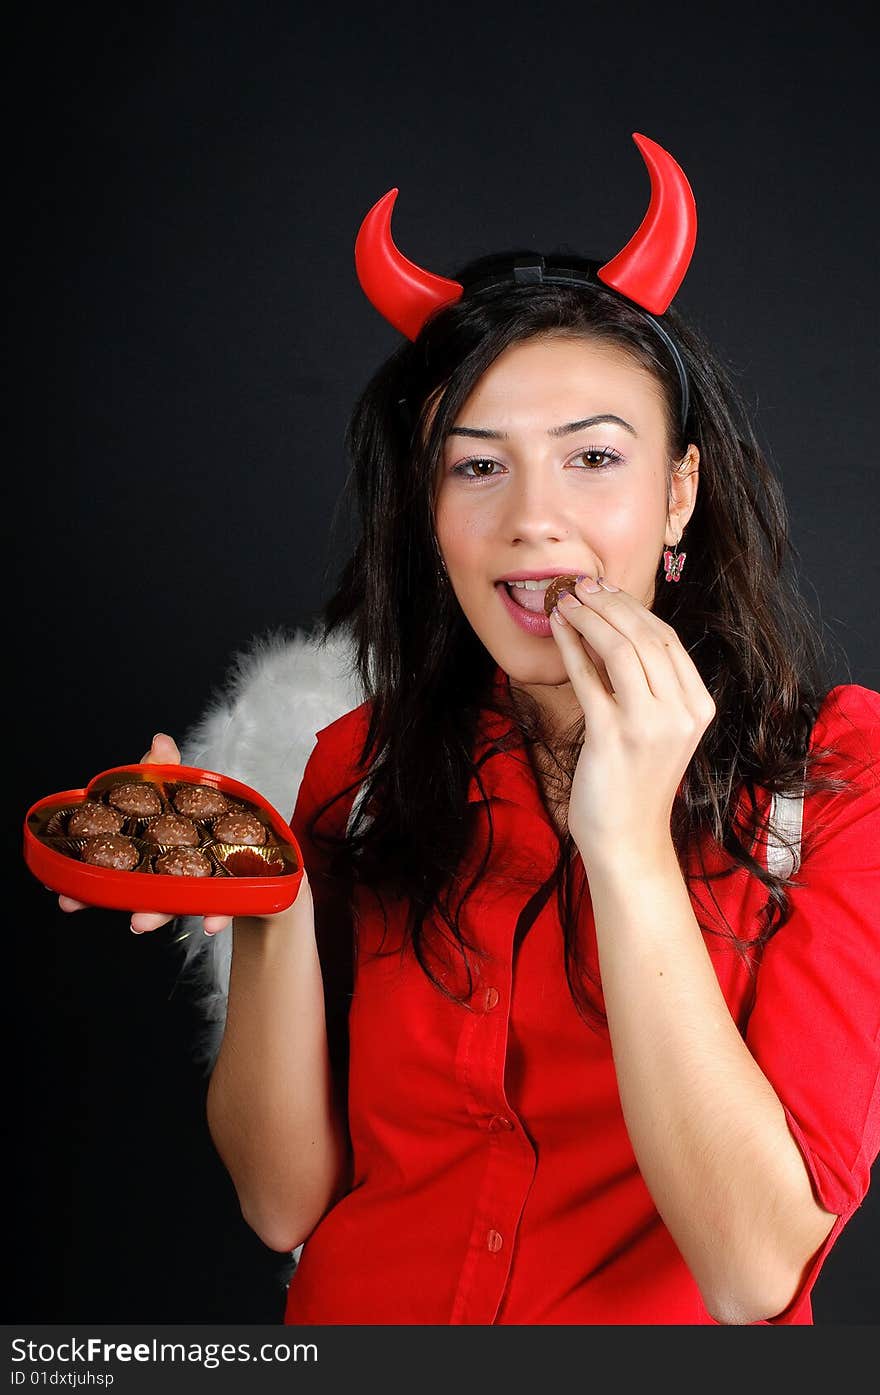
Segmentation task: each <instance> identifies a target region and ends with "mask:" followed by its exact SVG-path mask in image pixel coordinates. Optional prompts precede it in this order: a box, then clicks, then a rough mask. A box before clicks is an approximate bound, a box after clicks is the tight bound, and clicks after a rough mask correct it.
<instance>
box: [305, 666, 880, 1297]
mask: <svg viewBox="0 0 880 1395" xmlns="http://www.w3.org/2000/svg"><path fill="white" fill-rule="evenodd" d="M499 681H506V680H505V679H504V675H503V672H502V671H501V670H500V669H499V670H498V671H497V673H496V682H499ZM366 715H367V704H364V705H363V706H361V707H359V708H357V709H355V710H354V711H353V712H350V713H348V714H346V715H345V716H344V717H342V718H340V719H339V720H338V721H336V722H333V723H332V724H331V725H330V726H328V727H325V728H324V729H323V731H321V732H319V733H318V740H317V745H316V747H315V749H314V751H313V752H312V755H311V757H310V758H309V761H308V764H307V766H306V770H305V773H304V777H303V781H302V785H301V787H300V791H299V797H298V799H297V803H296V809H295V811H294V814H293V817H292V820H291V827H292V828H293V831H294V833H295V835H296V837H297V838H298V840H299V842H300V845H301V848H302V851H303V857H304V860H305V863H306V867H307V869H308V872H309V876H310V880H311V882H312V886H313V893H314V895H315V902H316V916H317V924H318V933H319V939H320V938H321V937H322V936H325V937H326V935H327V933H328V927H329V926H331V925H334V926H335V929H334V930H333V931H332V932H330V933H332V935H333V936H334V937H335V939H336V941H337V943H336V945H335V946H334V945H329V946H328V945H325V948H324V949H323V950H322V963H324V962H325V955H328V956H329V958H328V962H329V959H332V957H333V954H334V950H335V951H336V952H337V955H338V951H339V949H340V945H339V943H338V941H340V940H342V941H347V943H346V944H345V945H344V948H343V950H342V952H343V956H344V955H345V954H349V953H350V952H351V951H350V943H351V918H350V913H348V914H343V915H342V917H341V918H340V917H339V915H338V914H337V915H336V918H335V920H334V919H333V916H332V915H331V907H330V902H329V901H328V899H327V897H328V893H327V891H326V889H325V888H322V886H321V879H320V864H321V856H322V855H321V854H319V853H318V851H317V849H316V848H315V847H314V845H313V844H312V843H311V842H310V841H309V839H308V837H307V835H306V831H305V830H306V825H307V821H308V818H309V816H310V814H311V813H312V811H313V809H315V807H316V806H317V805H318V803H319V802H321V801H322V800H323V799H324V798H325V797H328V796H329V795H330V793H331V792H336V791H338V790H339V789H340V788H342V787H343V786H344V785H345V784H347V783H348V782H349V781H350V780H351V779H353V778H354V776H355V774H356V773H357V768H356V761H357V755H358V753H359V749H360V747H359V742H360V739H361V737H362V735H363V733H364V731H365V723H366ZM509 731H510V726H509V724H506V723H504V722H503V721H502V719H501V718H500V717H498V716H497V715H496V714H494V713H491V712H488V711H485V712H484V713H483V714H482V717H481V722H480V728H479V733H478V742H477V748H476V751H475V759H476V760H477V761H480V762H481V764H480V774H481V777H482V779H483V784H484V787H485V791H486V794H487V796H488V798H489V800H490V802H491V807H492V815H493V820H494V852H493V856H492V860H491V862H490V864H489V868H488V869H487V877H486V879H485V880H484V882H483V883H482V884H481V885H479V886H478V887H477V888H476V890H475V891H474V892H473V893H472V895H471V897H470V899H469V900H468V901H466V903H465V908H464V910H463V912H462V916H461V925H462V928H463V931H464V933H465V935H466V937H467V938H468V939H473V940H475V942H476V943H478V944H479V945H481V946H483V947H485V948H487V949H488V950H489V951H490V953H491V956H492V957H491V959H490V960H488V961H480V960H478V959H474V956H473V955H471V956H470V958H471V960H472V962H473V964H474V971H475V974H476V975H477V976H478V977H477V981H476V986H475V988H474V992H473V994H472V996H471V999H470V1010H469V1009H468V1008H467V1007H463V1006H461V1005H459V1004H458V1003H455V1002H452V1001H450V1000H449V999H447V998H446V997H444V996H443V995H442V994H441V993H440V992H439V991H438V990H437V989H436V988H435V987H434V986H433V985H432V984H431V983H430V981H429V980H428V978H427V977H426V975H425V974H424V972H423V971H422V969H421V968H420V966H419V965H418V963H417V962H416V959H415V957H414V955H413V954H412V951H411V950H410V951H409V952H408V953H407V954H406V955H405V956H404V957H403V958H401V957H400V955H398V954H392V955H390V956H388V957H384V958H378V959H376V958H372V957H370V955H369V951H370V950H371V949H374V948H376V947H377V946H378V945H379V942H380V939H381V934H382V929H383V919H382V914H381V910H380V909H379V908H378V904H377V903H376V902H375V900H374V899H373V898H372V897H370V896H368V895H367V894H366V893H362V892H361V891H360V890H358V891H357V892H356V894H355V898H354V909H355V913H356V916H357V921H358V939H357V953H356V963H355V965H354V969H353V972H354V992H353V997H352V999H351V1005H350V1010H349V1013H348V1029H349V1041H350V1062H349V1067H348V1120H349V1128H350V1134H351V1140H352V1147H353V1158H354V1177H353V1185H352V1188H351V1190H350V1191H349V1192H348V1193H347V1194H346V1195H345V1196H344V1197H342V1199H341V1200H339V1201H338V1202H337V1203H336V1204H335V1205H334V1206H332V1207H331V1208H330V1210H329V1211H328V1212H327V1213H326V1214H325V1215H324V1217H323V1218H322V1219H321V1221H320V1222H319V1223H318V1225H317V1226H316V1227H315V1229H314V1231H313V1232H312V1234H311V1235H310V1236H309V1237H308V1239H307V1240H306V1242H305V1245H304V1247H303V1251H302V1254H301V1257H300V1261H299V1265H298V1267H297V1269H296V1272H295V1273H294V1275H293V1277H292V1279H291V1281H290V1286H289V1289H288V1296H287V1304H286V1311H285V1319H284V1320H285V1322H287V1323H296V1324H312V1323H316V1324H323V1323H341V1324H401V1323H407V1324H409V1323H414V1324H457V1323H466V1324H491V1323H516V1324H562V1323H566V1324H567V1323H590V1324H634V1323H637V1324H680V1323H688V1324H692V1323H700V1324H713V1323H714V1319H713V1318H712V1317H711V1316H710V1315H709V1313H708V1312H707V1310H706V1308H705V1306H704V1304H703V1302H702V1299H701V1297H700V1292H699V1289H698V1288H697V1285H696V1283H695V1281H694V1279H693V1278H692V1277H691V1274H690V1271H689V1270H688V1268H687V1266H686V1264H685V1262H684V1260H683V1258H682V1256H681V1254H680V1253H679V1251H678V1249H677V1247H676V1245H675V1242H674V1240H673V1239H672V1236H671V1234H670V1233H669V1231H668V1230H667V1229H666V1227H665V1225H664V1223H663V1221H662V1220H661V1218H660V1216H659V1214H658V1212H657V1210H656V1208H655V1206H654V1204H653V1201H652V1199H651V1195H650V1193H649V1191H648V1189H647V1187H646V1185H645V1183H644V1181H643V1180H642V1177H641V1174H640V1172H639V1169H638V1166H637V1163H636V1159H635V1155H634V1153H633V1150H632V1147H631V1145H630V1141H629V1137H628V1134H627V1131H626V1126H625V1123H624V1118H623V1114H622V1111H621V1107H620V1100H619V1096H618V1090H617V1083H616V1077H615V1072H614V1065H613V1061H612V1055H611V1049H610V1045H609V1040H608V1035H607V1032H603V1033H601V1034H597V1033H596V1031H594V1030H591V1029H590V1028H589V1027H588V1026H587V1025H586V1023H585V1022H584V1021H583V1020H582V1018H581V1017H580V1016H579V1015H578V1014H577V1012H576V1010H575V1007H574V1004H573V1002H572V999H571V996H570V993H569V989H568V984H567V982H566V978H565V970H564V961H563V934H562V927H561V925H560V921H559V917H558V913H557V904H556V894H555V891H554V892H553V893H552V894H550V895H545V896H543V897H540V896H536V895H535V893H536V891H537V890H538V889H539V888H540V887H541V886H542V883H544V882H545V881H546V879H547V878H548V877H549V875H550V873H551V871H552V869H553V866H554V863H555V860H556V856H557V852H558V838H557V833H556V829H555V827H554V825H553V823H552V821H551V820H550V818H549V816H548V814H547V812H546V811H545V808H544V804H543V801H542V797H541V794H540V791H539V787H538V783H537V780H536V778H535V775H534V772H533V770H532V767H531V764H530V762H529V760H528V757H527V754H526V753H525V752H524V750H523V749H522V747H519V748H518V749H514V750H508V751H506V752H505V751H499V750H498V749H497V748H496V747H495V746H494V745H493V741H494V740H496V739H497V738H498V736H499V735H501V734H503V733H504V732H509ZM825 744H833V745H835V746H836V747H839V748H840V750H841V751H842V752H843V760H842V761H841V762H840V763H835V766H834V768H833V770H832V768H831V767H830V766H826V767H824V769H825V770H827V771H828V773H834V774H837V773H839V772H840V770H841V766H842V767H843V771H844V772H845V773H846V774H847V776H848V778H854V779H855V781H856V793H855V797H853V796H852V795H851V794H833V793H830V794H829V793H825V792H821V793H819V794H816V795H813V796H809V797H808V798H807V800H806V802H805V807H804V836H805V838H806V837H807V836H808V834H809V831H810V830H811V829H812V828H814V827H817V826H818V821H819V820H821V821H822V823H823V827H824V833H823V836H822V838H821V840H820V841H819V842H817V845H816V847H815V849H814V850H813V851H812V852H810V850H809V848H808V847H807V848H806V851H807V852H808V854H809V855H808V856H807V857H806V858H805V860H804V862H803V863H802V866H801V868H800V871H799V873H797V874H796V876H797V878H798V880H800V881H801V882H802V883H803V885H801V886H798V887H794V888H792V889H791V891H790V895H791V898H792V905H793V912H792V916H791V919H790V920H789V921H788V923H787V924H786V925H785V926H784V927H783V928H782V929H781V930H779V931H777V933H776V934H775V935H774V936H773V937H772V938H771V940H770V941H769V943H768V944H767V945H766V946H765V948H764V950H763V953H762V952H761V951H758V952H757V955H756V963H757V964H758V971H757V976H756V980H755V982H754V983H753V982H752V981H751V980H750V978H749V975H748V972H747V969H746V967H745V965H744V964H743V962H742V960H741V959H740V957H739V955H738V954H737V953H736V952H735V950H733V949H732V948H731V947H730V946H729V944H728V942H727V941H725V940H724V939H722V938H720V937H719V936H717V935H715V934H713V933H712V932H711V928H709V927H711V926H713V925H717V926H718V927H719V928H720V929H722V930H723V929H724V928H725V927H724V922H723V920H722V919H721V917H720V916H719V915H718V914H717V910H716V908H715V906H714V905H713V898H714V899H715V900H716V901H717V904H718V906H719V907H720V908H721V910H723V912H724V914H725V915H726V917H727V920H728V921H729V923H730V926H731V927H732V928H733V929H734V930H735V931H737V932H738V933H744V932H748V933H749V934H754V933H755V932H756V928H757V917H758V913H759V911H760V908H761V907H762V906H763V905H764V904H765V902H766V893H765V891H764V889H763V887H762V885H761V883H760V882H759V881H758V880H757V879H756V878H755V877H753V876H751V875H750V874H749V873H748V872H746V871H745V869H742V868H738V869H737V870H736V872H734V873H733V874H732V875H730V876H727V877H725V878H722V879H719V880H715V881H713V882H711V884H710V885H709V886H706V885H705V884H704V883H703V884H701V883H698V884H696V885H695V886H694V885H693V884H692V892H691V894H692V904H693V905H694V911H695V914H696V916H697V919H698V921H699V923H700V925H701V926H702V927H703V932H704V940H705V943H706V946H707V949H708V951H709V953H710V955H711V958H712V963H713V965H714V967H715V970H716V972H717V975H718V979H719V982H720V984H721V987H722V990H723V992H724V996H725V999H726V1001H727V1003H728V1006H729V1008H730V1012H731V1015H732V1016H733V1018H734V1019H735V1021H736V1022H737V1024H738V1026H739V1028H740V1031H741V1033H742V1034H743V1035H744V1038H745V1041H746V1043H747V1045H748V1047H749V1049H750V1051H751V1052H752V1055H753V1056H754V1057H755V1060H756V1061H757V1062H758V1064H759V1065H760V1067H761V1069H762V1071H763V1072H764V1074H765V1075H766V1076H767V1078H768V1080H769V1081H770V1083H771V1084H772V1085H773V1088H774V1089H775V1091H776V1093H777V1095H778V1097H779V1099H780V1101H781V1103H782V1105H783V1107H784V1109H785V1115H786V1118H787V1120H788V1124H789V1128H790V1130H791V1132H792V1135H793V1137H794V1138H795V1140H796V1142H797V1144H798V1146H799V1148H800V1150H801V1152H802V1154H803V1157H804V1161H805V1164H806V1166H807V1169H808V1171H809V1174H810V1177H811V1179H812V1182H813V1187H814V1191H815V1194H816V1197H817V1198H818V1200H819V1202H820V1203H821V1205H822V1206H824V1207H825V1208H826V1209H827V1210H828V1211H831V1212H834V1213H835V1214H837V1216H838V1219H837V1221H836V1222H835V1224H834V1227H833V1229H832V1230H831V1232H830V1234H829V1236H828V1238H827V1239H826V1241H825V1243H824V1244H823V1246H822V1247H821V1249H820V1250H819V1251H817V1253H816V1255H815V1256H814V1257H813V1259H812V1262H811V1264H810V1265H809V1268H808V1270H807V1272H806V1273H805V1275H804V1278H803V1281H802V1285H801V1288H800V1290H799V1292H798V1294H797V1296H796V1298H795V1299H794V1301H793V1302H792V1303H791V1304H790V1305H789V1307H788V1308H787V1309H786V1310H785V1312H783V1313H781V1314H779V1315H778V1316H777V1317H775V1318H773V1319H771V1323H779V1324H809V1323H811V1322H812V1310H811V1305H810V1298H809V1294H810V1291H811V1289H812V1288H813V1285H814V1283H815V1281H816V1278H817V1276H818V1274H819V1272H820V1270H821V1267H822V1264H823V1262H824V1260H825V1258H826V1256H827V1254H828V1252H829V1251H830V1249H831V1247H832V1246H833V1244H834V1243H835V1241H836V1239H837V1237H838V1236H839V1234H840V1233H841V1231H842V1229H843V1227H844V1225H845V1224H846V1222H847V1221H848V1220H849V1218H850V1216H851V1215H852V1214H853V1212H854V1211H855V1210H856V1208H857V1207H858V1206H859V1205H860V1203H861V1202H862V1200H863V1198H864V1196H865V1194H866V1192H867V1190H868V1186H869V1183H870V1170H871V1165H872V1163H873V1160H874V1159H875V1158H876V1157H877V1154H878V1152H880V1092H878V1072H880V782H878V773H877V772H878V770H880V694H878V693H876V692H874V691H872V690H870V689H867V688H863V687H860V686H858V685H856V684H845V685H841V686H839V687H837V688H834V689H833V690H832V691H831V693H829V695H828V696H827V697H826V699H825V702H824V705H823V707H822V711H821V713H820V715H819V718H818V720H817V722H816V725H815V728H814V731H813V735H812V745H814V746H816V745H825ZM853 761H854V762H855V767H853ZM354 797H355V791H352V792H351V793H350V794H349V795H347V796H346V797H345V799H343V800H340V802H339V804H338V805H335V806H334V809H333V815H332V817H331V816H330V815H328V816H327V820H326V823H325V824H322V827H326V828H332V829H333V830H334V831H339V830H340V829H344V828H345V825H346V821H347V818H348V814H349V811H350V809H351V805H352V802H353V800H354ZM480 798H481V794H480V790H479V787H478V785H477V781H476V779H475V778H474V779H472V782H471V788H470V791H469V795H468V800H469V803H472V802H475V801H479V800H480ZM766 803H769V796H767V799H766ZM764 807H766V805H765V806H764ZM762 812H763V808H762ZM475 813H476V817H477V820H478V825H479V826H480V827H481V828H483V829H484V830H485V828H486V825H487V820H486V815H485V811H484V810H480V809H478V810H476V811H475ZM477 841H479V840H477ZM714 852H715V859H711V858H710V857H709V855H708V853H707V854H706V866H707V868H708V867H710V866H729V865H730V860H729V859H728V858H726V856H724V855H723V854H721V852H720V850H718V849H717V848H715V849H714ZM478 863H479V858H478V857H477V856H476V855H475V856H474V858H473V866H474V868H476V866H477V865H478ZM470 866H471V862H470V857H469V859H468V867H469V868H470ZM576 866H577V867H578V868H580V871H581V874H582V873H583V864H582V863H581V862H580V860H579V859H578V860H577V863H576ZM493 872H494V873H495V874H496V875H495V876H494V878H493V876H492V873H493ZM467 875H469V872H468V874H467ZM464 884H466V883H465V882H463V883H462V885H464ZM456 904H457V903H456ZM589 904H590V903H589V894H587V896H586V898H585V903H584V936H585V942H586V949H587V955H588V959H589V962H590V963H591V965H592V967H593V970H594V972H595V973H597V975H598V958H597V949H596V935H595V924H594V922H593V919H592V914H591V912H590V910H589ZM386 905H387V909H388V934H387V937H386V940H385V943H384V946H383V948H384V949H385V950H387V949H388V948H389V947H391V946H394V947H398V946H400V944H401V937H402V927H403V925H404V924H405V914H404V908H403V907H402V906H399V905H397V906H396V905H393V904H392V905H388V903H387V899H386ZM336 909H337V912H338V906H337V908H336ZM458 964H460V957H459V956H458V954H457V953H455V954H453V955H452V956H451V957H450V965H449V971H448V972H449V982H450V983H453V982H454V983H455V985H456V991H458V984H460V983H461V982H462V980H461V979H460V977H458V975H459V973H460V969H458V968H457V967H456V965H458ZM434 972H435V973H436V972H438V969H437V967H435V968H434ZM331 977H332V976H330V975H328V971H327V969H326V968H325V980H326V983H328V984H329V982H330V981H331ZM325 986H326V985H325ZM591 996H592V997H593V998H594V999H595V998H596V996H597V990H596V989H595V988H592V989H591ZM599 1001H601V998H599ZM335 1006H336V1007H337V1008H338V1007H339V1006H340V1005H339V1004H338V1003H337V1004H336V1005H335ZM603 1006H604V1004H603ZM333 1011H334V1004H333V1002H331V1001H328V1020H329V1016H330V1015H332V1013H333ZM342 1012H343V1018H344V1006H343V1008H342ZM761 1325H769V1324H761Z"/></svg>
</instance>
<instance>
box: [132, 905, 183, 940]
mask: <svg viewBox="0 0 880 1395" xmlns="http://www.w3.org/2000/svg"><path fill="white" fill-rule="evenodd" d="M173 919H174V916H173V915H159V914H158V913H157V912H155V911H135V913H134V915H133V916H132V918H131V929H132V933H133V934H135V935H145V934H147V933H149V931H151V930H159V929H160V928H161V927H162V926H163V925H167V924H168V922H169V920H173Z"/></svg>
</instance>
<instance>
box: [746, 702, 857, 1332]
mask: <svg viewBox="0 0 880 1395" xmlns="http://www.w3.org/2000/svg"><path fill="white" fill-rule="evenodd" d="M811 745H813V746H814V747H815V746H820V745H821V746H824V745H829V746H834V747H836V748H837V749H838V750H839V752H840V756H839V757H838V758H837V760H836V761H835V763H834V766H833V767H832V766H831V765H830V764H823V766H822V773H828V774H834V775H835V776H842V777H845V778H847V779H848V780H850V781H851V782H852V788H851V789H850V790H848V791H846V792H841V793H834V792H824V791H823V792H819V793H817V794H816V795H813V796H808V797H807V799H806V801H805V806H804V825H803V838H804V844H803V850H804V860H803V862H802V864H801V867H800V869H799V871H798V872H797V873H796V874H795V879H796V881H797V882H798V885H796V886H793V887H791V888H789V897H790V899H791V906H792V913H791V917H790V919H789V920H788V921H787V922H786V924H785V925H784V926H783V927H782V928H781V929H780V930H778V931H777V932H776V934H775V935H774V936H773V937H772V938H771V939H770V940H769V942H768V943H767V945H766V948H765V950H764V954H763V959H762V961H761V964H760V968H759V970H758V975H757V985H756V994H755V1002H754V1007H753V1010H752V1013H751V1016H750V1018H749V1022H748V1024H747V1028H746V1035H745V1040H746V1044H747V1045H748V1047H749V1049H750V1050H751V1052H752V1055H753V1056H754V1057H755V1060H756V1061H757V1062H758V1065H759V1066H760V1067H761V1069H762V1071H763V1072H764V1074H765V1075H766V1076H767V1078H768V1080H769V1081H770V1083H771V1084H772V1086H773V1088H774V1089H775V1091H776V1093H777V1095H778V1096H779V1100H780V1103H781V1104H782V1107H783V1109H784V1111H785V1117H786V1120H787V1122H788V1127H789V1130H790V1132H791V1134H792V1137H793V1138H794V1140H795V1142H796V1143H797V1145H798V1148H799V1149H800V1151H801V1154H802V1156H803V1159H804V1163H805V1165H806V1167H807V1171H808V1173H809V1176H810V1179H811V1182H812V1185H813V1191H814V1193H815V1196H816V1199H817V1200H818V1202H819V1204H820V1205H821V1206H823V1207H824V1208H825V1210H826V1211H829V1212H831V1213H833V1214H834V1215H835V1216H836V1217H837V1220H836V1221H835V1222H834V1225H833V1227H832V1229H831V1231H830V1232H829V1234H828V1236H827V1238H826V1239H825V1241H824V1243H823V1245H822V1246H821V1248H820V1249H819V1250H818V1251H817V1252H816V1253H815V1254H814V1255H813V1256H812V1258H811V1260H810V1262H809V1264H808V1265H807V1266H806V1268H805V1271H804V1274H803V1275H802V1279H801V1284H800V1286H799V1288H798V1292H797V1294H796V1295H795V1297H794V1298H793V1300H792V1302H791V1303H790V1304H789V1305H788V1307H787V1308H786V1309H785V1310H784V1312H782V1313H779V1314H778V1315H777V1316H775V1317H774V1318H771V1319H770V1320H769V1321H770V1323H771V1324H780V1325H781V1324H786V1323H791V1322H794V1321H797V1319H798V1314H799V1311H800V1310H801V1309H802V1307H803V1305H804V1303H805V1301H806V1299H807V1297H808V1295H809V1293H810V1291H811V1290H812V1288H813V1286H814V1284H815V1282H816V1279H817V1278H818V1275H819V1273H820V1271H821V1269H822V1266H823V1264H824V1262H825V1259H826V1257H827V1255H828V1254H829V1252H830V1250H831V1249H832V1247H833V1245H834V1243H835V1242H836V1240H837V1237H838V1236H839V1235H840V1233H841V1231H842V1230H843V1228H844V1226H845V1225H846V1223H847V1221H848V1220H849V1219H850V1217H851V1216H852V1214H853V1212H854V1211H855V1210H856V1209H857V1208H858V1207H859V1206H860V1205H861V1202H862V1201H863V1199H864V1197H865V1195H866V1193H867V1190H868V1187H869V1185H870V1180H871V1167H872V1164H873V1162H874V1160H875V1159H876V1157H877V1155H878V1153H880V1091H878V1085H880V773H878V772H880V693H876V692H872V691H871V690H870V689H867V688H863V687H860V686H859V685H856V684H847V685H842V686H840V687H837V688H835V689H832V692H831V693H830V694H829V695H828V697H827V698H826V700H825V703H824V704H823V708H822V712H821V713H820V716H819V718H818V719H817V721H816V724H815V728H814V732H813V736H812V739H811Z"/></svg>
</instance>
